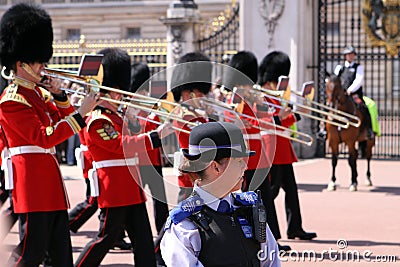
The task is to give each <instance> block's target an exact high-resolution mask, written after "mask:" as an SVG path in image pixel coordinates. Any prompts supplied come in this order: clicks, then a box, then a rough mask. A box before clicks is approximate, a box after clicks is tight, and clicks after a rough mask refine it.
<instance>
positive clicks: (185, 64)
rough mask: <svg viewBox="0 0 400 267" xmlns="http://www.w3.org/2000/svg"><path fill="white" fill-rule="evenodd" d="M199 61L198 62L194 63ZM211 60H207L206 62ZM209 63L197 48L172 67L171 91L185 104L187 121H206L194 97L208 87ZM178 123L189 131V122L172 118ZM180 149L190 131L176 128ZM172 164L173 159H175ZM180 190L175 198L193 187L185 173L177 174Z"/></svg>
mask: <svg viewBox="0 0 400 267" xmlns="http://www.w3.org/2000/svg"><path fill="white" fill-rule="evenodd" d="M196 62H198V63H196ZM208 63H210V64H208ZM211 72H212V65H211V62H210V59H209V58H208V57H207V56H206V55H204V54H203V53H200V52H191V53H187V54H185V55H183V56H182V57H181V58H180V59H179V60H178V62H177V66H175V67H174V70H173V73H172V78H171V91H172V93H173V95H174V100H175V102H177V103H181V104H184V105H185V106H186V107H187V111H186V112H185V113H184V115H183V119H185V120H186V121H189V122H197V123H205V122H207V121H208V120H207V118H205V117H204V116H203V115H199V114H198V113H197V112H196V111H195V110H191V109H192V108H195V107H196V98H201V97H205V96H206V95H207V94H208V93H209V92H210V90H211ZM174 123H175V124H176V126H177V127H179V128H182V129H184V130H187V131H191V128H193V127H192V126H189V125H188V124H182V123H180V122H177V121H174ZM176 135H177V137H178V142H179V146H180V148H181V149H184V148H188V145H189V135H188V134H187V133H184V132H178V131H177V132H176ZM174 165H175V163H174ZM178 185H179V188H180V190H179V194H178V202H179V201H182V200H184V199H185V198H187V197H188V196H189V195H190V194H191V193H192V191H193V180H192V178H191V177H190V175H188V174H183V173H180V174H179V175H178Z"/></svg>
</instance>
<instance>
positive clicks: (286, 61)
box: [258, 51, 290, 85]
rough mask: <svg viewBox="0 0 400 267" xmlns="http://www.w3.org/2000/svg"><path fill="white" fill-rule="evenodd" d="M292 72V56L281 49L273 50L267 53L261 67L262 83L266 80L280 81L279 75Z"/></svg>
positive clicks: (260, 80) (260, 78)
mask: <svg viewBox="0 0 400 267" xmlns="http://www.w3.org/2000/svg"><path fill="white" fill-rule="evenodd" d="M289 72H290V58H289V56H288V55H287V54H286V53H284V52H280V51H273V52H271V53H269V54H268V55H266V56H265V57H264V58H263V60H262V61H261V64H260V67H259V81H258V83H259V84H260V85H264V84H265V83H266V82H276V83H277V82H278V78H279V76H282V75H284V76H288V75H289Z"/></svg>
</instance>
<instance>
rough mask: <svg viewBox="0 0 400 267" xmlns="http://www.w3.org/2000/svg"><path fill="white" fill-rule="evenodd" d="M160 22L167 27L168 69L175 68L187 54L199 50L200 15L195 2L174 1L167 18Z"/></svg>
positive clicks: (190, 0) (186, 0) (189, 0)
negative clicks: (198, 27) (198, 26)
mask: <svg viewBox="0 0 400 267" xmlns="http://www.w3.org/2000/svg"><path fill="white" fill-rule="evenodd" d="M160 20H161V21H162V22H163V23H164V25H165V26H167V67H171V66H173V65H174V64H175V62H176V61H177V60H178V59H179V57H180V56H182V55H184V54H185V53H187V52H192V51H195V50H198V45H197V44H196V42H195V41H196V40H197V38H196V26H197V24H198V23H199V21H200V13H199V11H198V8H197V5H196V4H195V3H194V1H192V0H181V1H177V0H175V1H173V2H172V3H171V4H170V6H169V8H168V10H167V16H166V17H163V18H161V19H160Z"/></svg>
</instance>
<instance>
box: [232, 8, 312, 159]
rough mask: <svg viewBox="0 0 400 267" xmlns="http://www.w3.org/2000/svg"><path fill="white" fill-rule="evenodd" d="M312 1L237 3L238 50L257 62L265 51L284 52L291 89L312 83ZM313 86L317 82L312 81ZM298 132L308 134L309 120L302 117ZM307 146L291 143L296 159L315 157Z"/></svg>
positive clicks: (298, 88) (266, 52) (309, 129)
mask: <svg viewBox="0 0 400 267" xmlns="http://www.w3.org/2000/svg"><path fill="white" fill-rule="evenodd" d="M314 15H315V14H314V13H313V12H312V1H289V0H275V1H269V0H252V1H247V0H240V49H241V50H242V49H245V50H250V51H252V52H253V53H254V54H255V55H256V56H257V58H258V60H259V61H261V60H262V58H263V57H264V56H265V55H267V54H268V53H269V52H271V51H274V50H279V51H283V52H285V53H287V54H288V55H289V57H290V60H291V63H292V67H291V71H290V74H289V77H290V86H291V88H292V90H301V86H302V84H303V83H304V82H306V81H310V80H312V77H313V70H312V69H309V68H307V66H313V65H315V64H314V62H312V60H313V53H314V51H313V48H314V47H315V48H316V46H315V45H316V44H313V41H314V40H315V39H313V34H316V33H314V32H313V31H312V23H313V16H314ZM315 82H316V83H317V82H318V81H315ZM297 126H298V129H299V130H300V131H302V132H305V133H307V134H311V121H310V119H308V118H304V117H302V120H301V121H300V122H299V123H298V124H297ZM315 143H316V140H315V139H314V144H313V145H312V146H311V147H308V146H305V145H299V144H297V143H293V144H294V147H295V149H296V152H297V154H298V155H299V156H300V157H304V158H309V157H313V156H314V154H315Z"/></svg>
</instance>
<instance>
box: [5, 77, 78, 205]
mask: <svg viewBox="0 0 400 267" xmlns="http://www.w3.org/2000/svg"><path fill="white" fill-rule="evenodd" d="M55 103H56V105H57V106H56V105H54V103H52V102H50V101H47V102H46V101H45V98H44V94H43V92H42V91H41V90H40V88H39V87H37V86H35V85H34V84H33V83H29V82H24V86H22V85H21V84H19V85H18V84H16V83H14V84H11V85H9V86H8V87H7V88H6V89H5V91H4V93H3V95H2V97H1V101H0V124H1V126H2V128H3V131H4V134H5V136H6V138H7V142H8V145H9V147H10V148H14V147H20V146H39V147H42V148H45V149H48V148H52V147H54V146H55V145H57V144H59V143H61V142H63V141H64V140H66V139H68V137H70V136H72V135H73V134H75V133H76V132H77V131H79V130H80V126H79V124H78V123H77V122H76V120H75V118H74V117H72V116H68V117H66V118H65V119H62V120H60V119H61V118H63V117H65V116H66V115H68V114H71V113H72V112H74V108H73V107H72V106H71V105H69V101H68V102H62V103H61V102H57V101H56V102H55ZM12 163H13V173H14V178H13V179H14V189H13V193H12V197H13V204H14V210H15V212H16V213H26V212H37V211H55V210H66V209H67V208H68V207H69V203H68V197H67V192H66V190H65V186H64V182H63V179H62V176H61V173H60V167H59V165H58V162H57V159H56V157H55V156H54V155H53V154H45V153H26V154H19V155H15V156H13V157H12Z"/></svg>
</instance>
